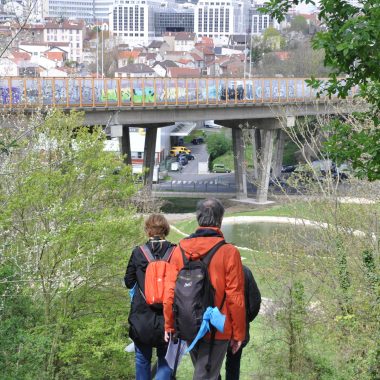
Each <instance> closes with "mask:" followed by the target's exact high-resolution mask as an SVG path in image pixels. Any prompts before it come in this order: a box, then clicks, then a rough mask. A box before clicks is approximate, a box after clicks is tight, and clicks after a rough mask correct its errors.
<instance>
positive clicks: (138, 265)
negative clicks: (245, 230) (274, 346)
mask: <svg viewBox="0 0 380 380" xmlns="http://www.w3.org/2000/svg"><path fill="white" fill-rule="evenodd" d="M223 215H224V207H223V205H222V204H221V203H220V202H219V201H218V200H216V199H207V200H205V201H201V202H199V203H198V206H197V221H198V224H199V228H198V229H197V230H196V231H195V233H193V234H192V235H190V236H189V237H188V238H185V239H182V240H181V241H180V243H179V245H178V246H177V247H175V248H174V249H173V248H172V245H171V243H169V242H167V241H166V240H164V238H165V237H166V235H167V233H168V232H169V231H168V230H167V233H166V234H165V235H163V234H161V236H154V235H153V236H150V235H151V234H149V233H148V235H149V236H150V240H149V242H148V243H147V244H148V246H149V244H150V245H151V247H152V250H153V249H154V247H155V246H156V247H158V246H159V247H160V249H159V250H158V248H156V251H157V252H158V251H159V252H160V255H159V256H160V257H161V258H162V257H164V256H165V255H166V258H167V256H168V255H167V252H168V249H170V250H173V251H172V252H171V253H170V267H171V269H170V271H168V278H169V280H167V283H166V287H165V296H164V299H163V315H162V314H161V313H162V310H154V309H153V307H152V306H149V305H148V304H147V303H146V302H145V305H144V306H143V305H142V304H143V302H142V301H145V300H144V297H143V295H144V289H142V288H141V287H142V284H143V283H144V281H143V277H144V273H145V270H146V268H147V266H148V260H147V259H146V255H144V254H143V252H141V251H142V249H141V248H135V250H134V251H133V254H132V257H131V259H130V262H129V264H128V268H127V273H126V276H125V282H126V285H127V287H129V288H132V287H133V286H134V281H135V282H136V281H137V284H138V288H139V291H136V295H135V296H134V299H133V302H132V310H131V315H130V318H129V322H130V326H131V328H130V336H131V338H132V339H133V340H134V342H135V346H136V379H138V380H140V379H141V380H144V379H150V378H151V377H150V374H148V371H149V370H150V360H151V356H152V347H157V356H158V370H157V375H156V379H170V378H171V376H172V373H171V370H170V368H169V367H168V366H167V363H166V361H165V358H164V356H165V354H164V351H165V350H166V346H165V342H163V340H162V341H161V340H159V344H157V342H153V341H152V340H147V339H145V338H143V337H144V336H146V335H147V334H148V332H147V328H148V323H149V331H150V330H151V328H152V327H154V329H157V330H156V331H159V333H160V334H162V335H161V337H162V338H163V337H164V335H163V334H164V331H163V330H164V329H165V341H166V344H167V342H168V341H169V339H170V336H171V335H172V336H173V335H174V336H175V337H177V336H179V337H181V336H182V337H184V336H185V337H186V336H188V335H187V334H186V331H183V330H185V329H186V327H187V325H186V323H185V324H184V323H183V322H182V323H181V319H182V318H183V316H182V315H181V312H182V311H183V310H184V309H186V307H188V305H186V300H179V295H181V297H182V296H183V294H186V290H187V289H186V287H188V288H189V291H190V292H194V290H195V288H196V286H197V284H198V285H199V284H201V282H199V281H198V283H197V281H189V279H191V271H192V270H193V269H194V268H195V269H194V270H193V272H192V273H193V275H194V274H196V276H195V277H193V278H194V279H195V278H196V277H200V273H202V271H201V270H202V268H201V266H202V265H203V264H199V263H200V262H204V264H205V265H206V271H205V272H206V273H207V274H206V277H208V278H206V279H205V280H204V281H205V282H204V284H205V287H206V288H207V284H209V285H211V289H210V291H209V290H207V291H205V292H204V293H205V294H204V296H206V297H207V294H206V293H210V292H211V293H212V296H213V297H212V299H211V301H210V307H209V308H208V309H207V312H208V311H210V315H213V314H215V313H214V308H215V307H217V308H218V309H219V311H220V312H221V313H222V315H219V316H220V317H221V318H219V321H220V320H223V325H222V328H219V330H220V331H217V330H216V329H215V328H213V327H212V326H211V333H209V334H207V335H205V336H204V337H202V338H201V339H200V340H199V341H198V342H197V343H196V345H195V346H194V348H193V349H192V350H191V351H190V355H191V359H192V361H193V364H194V376H193V379H195V380H200V379H202V380H205V379H210V380H211V379H215V380H216V379H218V377H219V373H220V370H221V366H222V363H223V360H224V358H225V356H226V353H227V362H226V376H227V379H231V380H232V379H238V378H239V371H240V357H241V350H242V345H243V343H244V341H246V338H247V336H246V334H247V329H248V327H247V329H246V323H248V322H249V319H250V318H249V317H248V315H247V309H246V305H245V303H246V301H245V293H247V292H245V289H244V286H245V285H246V287H247V285H248V286H249V285H250V284H249V283H248V282H247V280H246V281H245V280H244V272H243V266H242V263H241V257H240V253H239V251H238V250H237V248H236V247H235V246H233V245H232V244H228V243H225V242H224V237H223V234H222V232H221V230H220V227H221V225H222V220H223ZM151 217H153V216H151ZM151 217H150V218H151ZM155 217H162V216H160V215H156V216H155ZM150 218H148V220H147V222H146V223H148V221H149V219H150ZM162 218H163V217H162ZM146 230H147V224H146ZM158 242H160V243H159V244H160V245H157V244H158ZM210 251H211V253H210ZM196 270H198V272H196ZM137 273H139V275H137ZM187 276H190V277H187ZM181 284H182V286H183V289H182V291H181V290H180V289H179V286H180V285H181ZM192 286H193V288H194V289H191V287H192ZM188 294H189V299H191V296H192V294H190V293H188ZM136 296H137V297H139V298H137V297H136ZM194 302H195V301H194ZM135 303H136V304H137V303H138V304H139V306H138V307H137V306H135V307H134V304H135ZM198 307H200V306H199V304H198V303H195V304H194V305H193V307H192V308H193V311H190V312H189V313H187V316H188V315H189V314H191V318H190V319H189V325H190V324H194V323H196V325H197V327H199V326H200V325H201V322H202V320H201V319H202V318H201V317H199V312H197V308H198ZM147 308H148V309H150V310H151V309H153V311H154V313H155V314H156V316H155V317H154V318H152V319H151V321H150V322H149V321H148V320H147V319H146V322H144V326H145V329H144V328H143V329H142V330H141V331H140V332H139V331H137V330H138V328H136V324H137V325H139V323H141V322H140V321H141V319H142V318H143V317H144V316H145V317H146V314H147ZM202 313H203V310H202ZM205 314H206V313H205ZM215 315H216V314H215ZM137 316H138V317H137ZM163 317H164V321H165V325H164V329H163V326H162V323H163ZM157 321H159V322H157ZM211 321H212V317H211ZM184 326H186V327H184ZM189 328H190V326H189ZM140 334H141V335H140ZM151 334H152V336H154V333H153V331H152V332H151ZM187 343H188V345H190V344H191V343H192V342H191V341H189V340H188V341H187ZM235 355H236V356H235ZM142 373H144V375H141V374H142Z"/></svg>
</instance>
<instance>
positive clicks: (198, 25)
mask: <svg viewBox="0 0 380 380" xmlns="http://www.w3.org/2000/svg"><path fill="white" fill-rule="evenodd" d="M248 9H249V2H247V1H234V0H199V2H198V4H197V5H196V7H195V10H194V32H195V33H196V34H197V35H198V36H205V37H211V38H214V39H215V40H221V41H225V42H227V41H228V39H229V37H230V36H231V35H232V34H242V33H245V32H246V30H247V27H248Z"/></svg>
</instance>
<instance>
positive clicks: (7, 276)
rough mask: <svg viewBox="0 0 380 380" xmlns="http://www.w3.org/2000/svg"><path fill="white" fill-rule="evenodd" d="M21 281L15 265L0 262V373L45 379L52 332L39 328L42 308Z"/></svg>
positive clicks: (11, 377)
mask: <svg viewBox="0 0 380 380" xmlns="http://www.w3.org/2000/svg"><path fill="white" fill-rule="evenodd" d="M20 284H23V283H22V281H21V278H20V276H19V275H16V270H15V268H13V267H12V266H11V265H4V264H3V263H1V266H0V295H1V301H0V341H1V350H0V373H1V374H2V378H3V379H30V380H32V379H36V378H41V379H42V378H43V376H44V374H43V373H41V368H43V365H44V362H45V360H46V358H47V356H48V353H49V345H50V342H51V336H50V334H49V332H48V331H41V329H39V328H38V325H39V324H40V323H41V318H40V314H41V308H40V307H39V306H38V305H35V304H34V303H33V298H32V297H30V296H28V295H26V294H23V286H20ZM31 357H32V358H33V360H30V358H31Z"/></svg>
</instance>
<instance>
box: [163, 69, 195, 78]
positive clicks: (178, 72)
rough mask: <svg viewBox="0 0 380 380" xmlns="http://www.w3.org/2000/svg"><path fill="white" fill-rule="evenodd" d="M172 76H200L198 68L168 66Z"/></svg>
mask: <svg viewBox="0 0 380 380" xmlns="http://www.w3.org/2000/svg"><path fill="white" fill-rule="evenodd" d="M168 71H169V72H170V76H171V77H172V78H198V77H200V76H201V71H200V69H189V68H187V67H170V68H168Z"/></svg>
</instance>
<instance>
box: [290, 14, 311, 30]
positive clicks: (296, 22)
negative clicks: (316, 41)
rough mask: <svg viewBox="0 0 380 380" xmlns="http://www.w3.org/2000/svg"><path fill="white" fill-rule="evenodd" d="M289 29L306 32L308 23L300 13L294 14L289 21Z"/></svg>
mask: <svg viewBox="0 0 380 380" xmlns="http://www.w3.org/2000/svg"><path fill="white" fill-rule="evenodd" d="M290 30H293V31H295V32H301V33H304V34H306V33H307V32H308V31H309V25H308V24H307V21H306V19H305V17H303V16H301V15H298V16H294V17H293V18H292V20H291V22H290Z"/></svg>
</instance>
